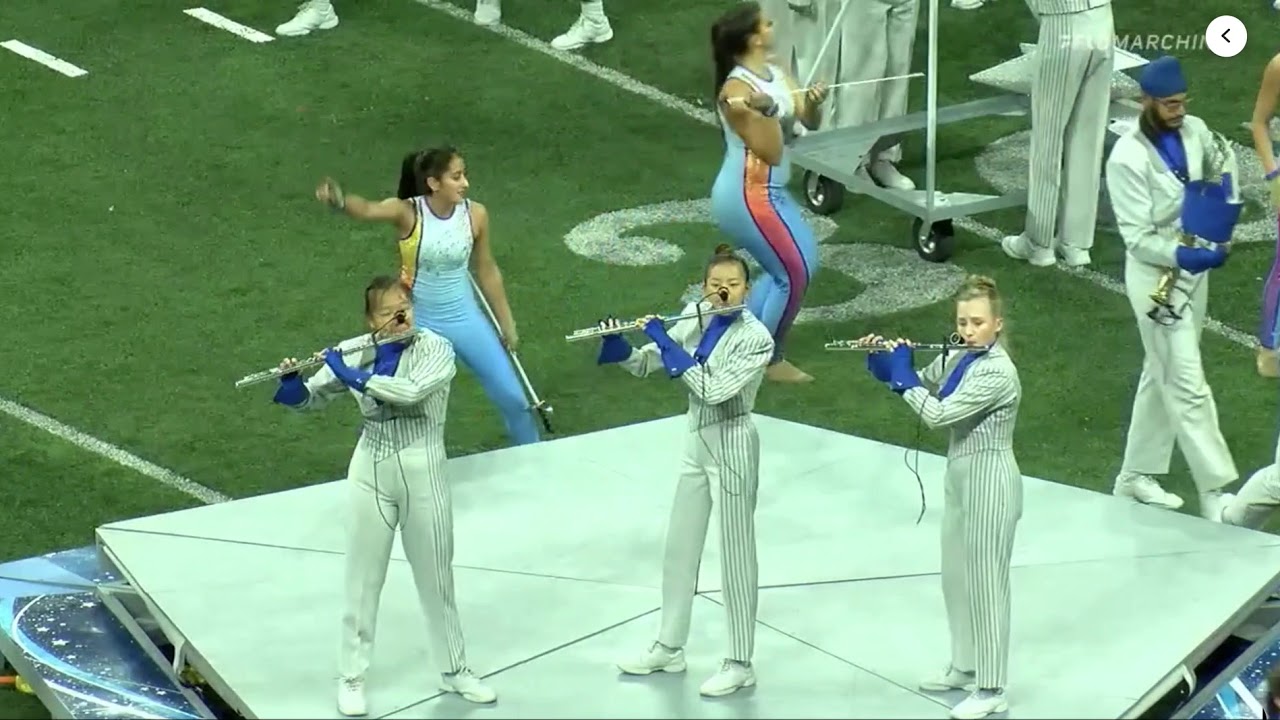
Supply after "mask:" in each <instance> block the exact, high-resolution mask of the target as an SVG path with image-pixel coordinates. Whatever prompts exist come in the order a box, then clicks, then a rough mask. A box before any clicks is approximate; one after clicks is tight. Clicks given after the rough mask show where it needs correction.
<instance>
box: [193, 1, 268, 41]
mask: <svg viewBox="0 0 1280 720" xmlns="http://www.w3.org/2000/svg"><path fill="white" fill-rule="evenodd" d="M182 12H184V13H186V14H187V15H190V16H191V17H193V18H195V19H197V20H199V21H200V22H203V23H208V24H209V25H212V26H214V27H216V28H218V29H219V30H226V31H227V32H229V33H231V34H232V35H235V36H236V37H240V38H244V39H245V40H248V41H249V42H251V43H268V42H271V41H272V40H275V38H274V37H272V36H271V35H268V34H266V33H264V32H259V31H257V30H254V29H253V28H251V27H249V26H248V25H241V24H240V23H238V22H236V21H235V20H232V19H230V18H225V17H223V16H221V15H219V14H218V13H216V12H214V11H212V10H206V9H205V8H202V7H201V8H190V9H187V10H183V11H182Z"/></svg>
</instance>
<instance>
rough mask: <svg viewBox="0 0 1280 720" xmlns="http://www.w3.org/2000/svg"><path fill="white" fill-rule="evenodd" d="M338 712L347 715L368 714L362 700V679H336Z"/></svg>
mask: <svg viewBox="0 0 1280 720" xmlns="http://www.w3.org/2000/svg"><path fill="white" fill-rule="evenodd" d="M338 712H340V713H342V714H343V715H345V716H347V717H358V716H360V715H368V714H369V706H368V705H366V704H365V701H364V679H363V678H342V679H341V680H339V681H338Z"/></svg>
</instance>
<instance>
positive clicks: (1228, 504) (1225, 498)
mask: <svg viewBox="0 0 1280 720" xmlns="http://www.w3.org/2000/svg"><path fill="white" fill-rule="evenodd" d="M1277 1H1280V0H1277ZM1235 500H1236V496H1235V494H1234V493H1222V512H1221V514H1220V515H1219V516H1218V522H1220V523H1222V524H1223V525H1237V526H1239V527H1244V526H1245V525H1244V517H1242V516H1243V514H1244V513H1242V512H1240V511H1239V510H1238V509H1236V508H1233V507H1232V506H1233V505H1234V504H1235Z"/></svg>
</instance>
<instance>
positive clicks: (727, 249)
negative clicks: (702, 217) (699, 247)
mask: <svg viewBox="0 0 1280 720" xmlns="http://www.w3.org/2000/svg"><path fill="white" fill-rule="evenodd" d="M715 254H716V255H732V254H733V246H732V245H730V244H729V243H720V244H719V245H717V246H716V251H715Z"/></svg>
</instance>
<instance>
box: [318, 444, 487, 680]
mask: <svg viewBox="0 0 1280 720" xmlns="http://www.w3.org/2000/svg"><path fill="white" fill-rule="evenodd" d="M347 478H348V480H347V483H348V486H349V494H350V497H349V500H348V502H349V507H348V508H347V513H348V516H347V518H348V528H347V568H346V607H345V610H344V612H343V615H342V643H341V650H340V654H339V671H340V672H341V674H342V676H343V677H353V678H359V677H363V676H364V675H365V673H366V672H367V671H368V669H369V663H370V660H371V658H372V655H373V641H374V631H375V629H376V627H377V624H378V604H379V599H380V597H381V595H382V586H383V583H384V582H385V581H386V578H387V565H388V563H389V562H390V560H391V547H392V543H393V542H394V541H395V531H394V530H393V529H392V528H394V527H396V526H399V528H400V541H401V544H402V545H403V546H404V553H405V558H406V559H407V560H408V561H409V567H410V569H411V570H412V572H413V579H414V583H415V584H416V585H417V587H418V599H419V600H420V601H421V603H422V608H423V610H424V612H425V613H426V618H427V626H428V633H429V636H430V641H431V650H432V660H433V661H434V662H435V663H436V664H437V665H438V666H439V667H440V672H442V673H453V672H457V671H459V670H461V669H463V668H465V667H466V652H465V650H464V646H463V637H462V623H461V621H460V620H459V618H458V608H457V604H456V602H455V598H454V589H453V506H452V499H451V497H450V493H449V485H448V483H447V482H446V478H445V451H444V443H443V441H442V439H441V438H439V437H434V438H427V439H424V440H421V441H418V442H417V443H415V444H414V445H413V446H411V447H409V448H406V449H404V450H401V451H400V452H399V453H398V454H397V455H392V456H391V457H388V458H385V459H383V460H381V461H379V462H377V463H375V462H374V461H373V457H372V455H371V454H370V453H369V451H368V450H367V449H366V448H365V446H364V442H363V440H362V441H361V442H360V443H359V444H358V445H357V446H356V451H355V454H354V455H353V456H352V458H351V464H350V467H349V469H348V471H347Z"/></svg>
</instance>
